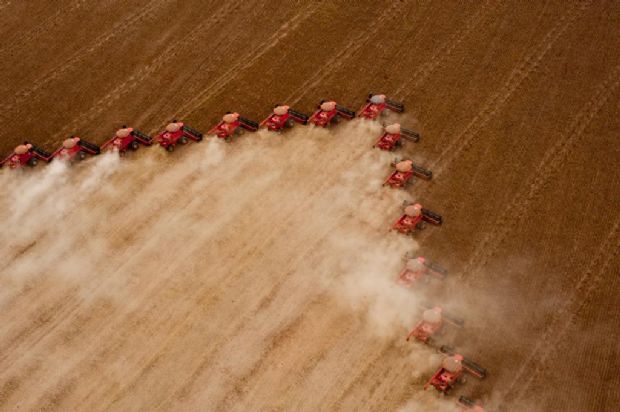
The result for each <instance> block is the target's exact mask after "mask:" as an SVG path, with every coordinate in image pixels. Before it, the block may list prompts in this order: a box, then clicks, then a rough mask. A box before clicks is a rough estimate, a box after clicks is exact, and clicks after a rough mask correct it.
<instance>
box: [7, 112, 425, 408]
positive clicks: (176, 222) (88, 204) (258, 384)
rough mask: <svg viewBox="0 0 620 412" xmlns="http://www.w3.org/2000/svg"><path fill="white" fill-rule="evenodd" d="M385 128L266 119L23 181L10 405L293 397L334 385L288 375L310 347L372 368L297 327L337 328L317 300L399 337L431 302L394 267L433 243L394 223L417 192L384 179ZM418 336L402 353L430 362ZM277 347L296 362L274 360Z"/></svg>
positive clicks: (10, 315)
mask: <svg viewBox="0 0 620 412" xmlns="http://www.w3.org/2000/svg"><path fill="white" fill-rule="evenodd" d="M379 132H380V126H379V125H377V124H376V123H373V122H364V121H353V122H349V123H347V124H343V125H340V126H339V127H338V128H337V129H336V130H333V131H331V130H322V129H316V128H303V129H302V128H296V129H293V130H292V131H290V132H289V133H286V134H284V135H277V134H273V133H267V132H259V133H256V134H252V135H245V136H241V137H240V138H239V139H238V140H237V141H235V142H234V143H232V144H225V143H223V142H222V141H218V140H208V141H205V142H203V143H200V144H189V145H187V146H184V147H180V148H178V150H176V151H175V152H174V153H173V154H171V155H170V154H168V153H165V152H164V151H163V150H161V149H160V148H156V147H154V148H151V149H149V150H144V149H141V150H139V151H138V152H137V153H133V154H131V155H129V156H127V158H125V159H118V157H117V156H115V155H112V154H111V155H103V156H100V157H99V158H95V159H92V160H89V161H87V162H85V163H84V164H80V165H77V167H71V168H67V167H65V166H64V165H61V164H58V165H53V164H52V165H50V166H49V168H46V169H45V170H40V171H39V170H37V171H34V172H35V173H32V174H30V175H24V176H18V179H19V181H20V185H21V184H23V185H24V187H23V189H24V191H23V192H21V193H19V194H18V195H17V197H16V200H13V202H14V203H15V204H14V206H13V208H10V207H7V208H3V209H2V210H3V211H2V212H1V213H2V219H3V220H6V221H7V222H8V225H9V226H10V227H13V228H19V227H22V228H24V227H27V230H24V231H23V232H22V233H21V234H20V235H19V236H11V235H7V234H6V232H5V234H3V237H2V241H3V252H2V257H3V259H4V261H5V266H4V269H3V271H2V273H1V274H0V281H1V282H2V284H3V286H4V287H3V290H2V292H1V293H0V306H1V307H2V308H3V311H2V312H1V313H0V345H2V346H3V348H5V349H4V351H3V354H0V382H6V381H12V382H19V384H20V385H18V386H19V388H22V389H19V388H18V389H16V390H15V391H14V392H12V393H11V394H10V395H7V396H5V397H4V398H3V401H2V402H3V404H2V406H3V407H5V406H8V407H10V406H11V405H15V404H17V403H20V405H22V407H24V408H26V409H28V408H31V409H32V408H34V409H37V408H39V409H40V408H44V407H46V406H49V405H48V404H49V402H52V400H53V402H55V404H56V405H57V406H58V405H59V406H61V407H65V408H71V407H72V406H73V405H78V404H79V405H90V406H91V407H92V408H93V409H116V410H126V409H135V408H138V409H145V408H146V409H153V408H154V407H156V406H157V405H168V406H169V407H179V406H180V405H182V406H184V407H188V408H193V407H198V406H200V405H202V406H204V405H211V406H213V407H218V405H219V407H221V408H230V409H233V410H235V409H237V410H241V409H244V408H246V409H247V408H248V407H250V406H253V407H260V405H262V406H263V407H264V408H266V409H269V408H270V406H273V402H274V401H277V400H276V399H274V398H273V397H271V396H267V395H268V394H269V393H271V392H272V391H281V393H282V399H289V402H290V404H289V405H293V404H294V403H295V402H296V401H295V400H296V399H299V398H300V397H304V396H305V397H308V396H309V394H307V393H306V394H305V395H304V392H303V391H304V389H303V387H304V385H309V386H310V387H316V386H317V385H318V386H320V385H321V384H322V383H323V381H324V378H323V377H321V376H318V375H314V374H312V373H310V372H308V381H307V382H306V383H304V384H301V383H300V385H296V386H290V385H288V382H289V381H290V380H289V379H288V376H290V374H291V373H292V372H293V371H294V370H295V368H296V365H297V364H298V363H299V362H304V361H307V360H306V359H305V356H306V354H308V353H318V354H320V355H317V356H319V357H320V358H325V359H330V361H329V362H328V361H325V362H328V364H326V365H324V367H325V368H326V369H327V370H331V369H333V368H336V369H346V368H358V367H361V365H355V364H344V363H342V364H341V362H342V357H341V356H338V355H337V348H334V347H332V346H330V345H329V344H328V343H327V341H326V342H325V343H324V344H323V346H321V345H320V344H319V343H317V345H315V346H313V345H312V342H306V340H305V339H304V338H303V334H302V335H299V336H297V334H296V333H295V332H294V331H295V330H297V329H298V328H304V327H308V328H309V329H308V330H307V332H308V333H319V335H318V338H317V339H318V341H321V340H324V339H328V335H325V336H322V335H320V331H321V330H322V329H321V328H322V325H321V324H320V323H317V324H316V325H315V326H312V325H314V323H312V321H310V319H312V318H308V317H307V315H306V314H307V312H308V311H309V310H315V309H311V308H314V307H315V305H314V303H313V302H316V301H317V300H318V301H326V302H332V299H333V301H337V302H340V303H339V304H338V306H337V307H334V309H333V310H334V313H333V314H331V313H330V312H327V313H317V316H318V317H317V319H319V318H320V319H323V322H328V323H331V322H335V320H336V319H340V318H341V317H343V316H351V317H355V314H356V313H358V314H363V316H364V319H365V321H364V324H365V325H366V326H368V328H369V330H370V331H371V332H372V334H374V336H375V338H378V339H380V340H384V341H385V340H387V341H389V340H391V339H399V340H400V339H401V338H402V333H403V332H404V331H405V330H406V329H407V328H408V327H410V326H411V323H412V322H413V321H414V317H415V316H416V310H417V309H416V308H417V305H418V301H417V299H416V298H415V295H413V294H411V293H410V291H406V290H403V289H402V288H399V287H397V285H396V284H395V283H394V277H395V275H396V273H397V272H398V270H399V268H400V265H401V263H402V262H401V256H402V255H403V254H404V253H405V252H406V251H409V250H415V249H416V248H417V244H416V243H415V241H414V240H412V239H411V238H407V237H404V236H398V235H395V234H393V233H388V228H389V224H390V222H391V221H392V219H393V218H394V217H395V216H396V215H398V213H399V212H400V209H399V205H400V203H401V202H402V200H403V199H410V198H411V195H409V194H407V193H405V192H402V191H390V190H384V189H382V188H381V183H382V181H383V178H384V177H385V174H386V173H388V172H389V161H390V159H391V155H389V154H386V153H382V152H380V151H373V150H371V149H370V146H371V145H372V142H373V141H374V139H375V137H376V136H377V134H378V133H379ZM2 178H3V179H5V178H8V177H7V176H4V175H3V176H2ZM7 194H9V193H6V192H5V193H1V194H0V195H1V196H2V198H4V197H5V196H6V195H7ZM308 322H310V323H308ZM287 330H291V332H286V331H287ZM289 336H290V337H289ZM283 337H284V338H283ZM205 342H208V344H205ZM411 348H412V349H411V352H410V354H409V355H408V356H407V357H406V359H404V362H408V361H411V362H412V363H413V364H414V365H413V366H412V367H411V369H412V370H416V371H417V370H423V371H424V373H426V369H427V368H428V364H429V363H428V359H432V355H431V354H430V353H429V351H428V349H426V348H418V347H415V346H412V347H411ZM273 357H278V358H280V359H282V357H286V358H287V359H288V361H287V362H285V363H283V364H282V365H283V366H282V368H281V369H278V370H272V369H271V368H269V367H268V365H270V364H272V360H273ZM42 359H43V360H42ZM118 359H122V360H123V361H122V362H121V363H119V361H118ZM200 365H204V366H200ZM350 375H351V376H353V375H354V373H351V374H350ZM172 376H174V379H173V381H171V380H170V378H171V377H172ZM35 382H36V383H37V385H36V387H37V388H38V389H37V390H36V391H27V390H26V388H28V387H30V388H32V387H33V385H34V383H35ZM171 382H173V383H171ZM241 382H243V385H244V387H246V388H247V390H246V391H243V392H237V391H236V390H235V388H236V387H237V386H238V385H240V384H241ZM265 385H268V386H269V387H270V388H267V387H265ZM67 388H70V389H67ZM297 391H301V392H297ZM179 393H182V394H183V396H182V397H181V398H177V397H176V395H175V394H179ZM58 394H60V395H58ZM50 399H51V400H50ZM320 402H321V398H316V399H314V398H313V399H308V401H307V406H306V407H307V408H308V410H310V409H311V408H313V407H314V408H315V410H316V408H319V409H320V408H321V407H322V406H324V405H322V404H321V403H320Z"/></svg>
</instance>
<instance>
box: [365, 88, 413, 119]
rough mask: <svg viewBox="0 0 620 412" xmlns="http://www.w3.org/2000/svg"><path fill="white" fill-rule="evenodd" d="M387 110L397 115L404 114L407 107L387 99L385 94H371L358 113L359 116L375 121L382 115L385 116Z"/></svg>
mask: <svg viewBox="0 0 620 412" xmlns="http://www.w3.org/2000/svg"><path fill="white" fill-rule="evenodd" d="M385 109H390V110H391V111H393V112H396V113H402V112H404V111H405V105H404V104H402V103H399V102H395V101H394V100H390V99H388V98H386V97H385V95H384V94H372V93H370V94H369V95H368V98H366V104H364V106H362V108H361V109H360V111H359V112H358V116H359V117H363V118H365V119H369V120H375V119H376V118H377V117H379V116H380V115H383V114H385V112H384V110H385Z"/></svg>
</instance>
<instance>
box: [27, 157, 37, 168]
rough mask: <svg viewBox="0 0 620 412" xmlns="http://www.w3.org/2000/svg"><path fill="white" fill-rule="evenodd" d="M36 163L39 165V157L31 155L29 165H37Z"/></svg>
mask: <svg viewBox="0 0 620 412" xmlns="http://www.w3.org/2000/svg"><path fill="white" fill-rule="evenodd" d="M36 165H37V158H36V157H31V158H30V160H28V166H30V167H35V166H36Z"/></svg>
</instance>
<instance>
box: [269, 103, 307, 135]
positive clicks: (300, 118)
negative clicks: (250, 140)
mask: <svg viewBox="0 0 620 412" xmlns="http://www.w3.org/2000/svg"><path fill="white" fill-rule="evenodd" d="M308 120H309V117H308V116H307V115H305V114H303V113H301V112H298V111H297V110H294V109H291V108H290V107H289V106H282V105H277V106H275V107H274V109H273V112H272V113H271V114H270V115H269V117H267V118H266V119H265V120H263V121H262V122H261V123H260V126H261V127H266V128H267V129H268V130H271V131H272V132H279V131H282V130H283V129H285V128H286V129H290V128H291V127H293V126H294V125H295V122H297V123H299V124H304V125H305V124H308Z"/></svg>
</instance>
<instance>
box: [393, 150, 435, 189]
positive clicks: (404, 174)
mask: <svg viewBox="0 0 620 412" xmlns="http://www.w3.org/2000/svg"><path fill="white" fill-rule="evenodd" d="M390 165H391V166H392V167H393V168H394V169H395V170H394V171H393V172H392V173H391V174H390V175H389V176H388V178H387V179H386V180H385V182H383V186H386V185H387V186H390V187H392V188H396V189H402V188H405V187H406V186H408V185H409V184H411V183H413V181H414V176H415V177H418V178H420V179H424V180H431V179H432V178H433V172H431V171H430V170H428V169H425V168H423V167H421V166H418V165H415V164H414V163H413V160H411V159H399V158H396V159H394V160H393V161H392V163H390Z"/></svg>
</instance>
